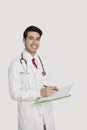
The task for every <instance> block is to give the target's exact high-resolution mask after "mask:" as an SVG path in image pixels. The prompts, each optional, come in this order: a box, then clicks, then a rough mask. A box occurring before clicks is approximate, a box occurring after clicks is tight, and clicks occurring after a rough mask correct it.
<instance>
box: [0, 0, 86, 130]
mask: <svg viewBox="0 0 87 130" xmlns="http://www.w3.org/2000/svg"><path fill="white" fill-rule="evenodd" d="M30 25H35V26H38V27H40V28H41V29H42V30H43V36H42V38H41V46H40V49H39V53H40V54H42V55H43V56H44V57H46V59H47V60H48V64H49V69H50V72H51V76H52V79H53V82H54V84H55V85H57V86H58V87H62V86H67V85H68V84H71V83H74V84H75V85H74V87H73V89H72V90H71V94H72V96H71V97H69V98H67V99H63V100H60V101H54V102H53V113H54V121H55V127H56V130H64V129H65V130H87V101H86V99H87V2H86V0H43V1H42V0H36V1H35V0H7V1H6V0H0V130H6V129H7V130H17V104H16V102H15V101H13V100H11V98H10V97H9V89H8V67H9V64H10V62H11V61H12V60H13V59H14V58H15V57H17V56H18V55H20V53H21V51H23V49H24V45H23V42H22V33H23V31H24V29H25V28H26V27H27V26H30Z"/></svg>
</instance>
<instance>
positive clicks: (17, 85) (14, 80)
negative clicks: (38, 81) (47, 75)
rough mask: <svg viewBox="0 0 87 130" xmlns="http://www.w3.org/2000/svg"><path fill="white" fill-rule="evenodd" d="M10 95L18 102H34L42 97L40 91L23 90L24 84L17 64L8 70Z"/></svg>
mask: <svg viewBox="0 0 87 130" xmlns="http://www.w3.org/2000/svg"><path fill="white" fill-rule="evenodd" d="M8 83H9V94H10V97H11V98H12V99H13V100H16V101H33V100H35V99H37V98H39V97H40V89H38V88H37V89H35V88H33V89H28V90H26V89H22V82H21V79H20V73H19V69H18V65H17V64H11V65H10V67H9V69H8Z"/></svg>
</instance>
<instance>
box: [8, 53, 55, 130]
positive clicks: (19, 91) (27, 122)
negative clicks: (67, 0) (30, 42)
mask: <svg viewBox="0 0 87 130" xmlns="http://www.w3.org/2000/svg"><path fill="white" fill-rule="evenodd" d="M23 57H24V58H25V59H26V60H27V64H28V65H27V67H28V74H26V73H25V70H24V68H25V69H27V68H26V65H25V62H24V61H23V62H22V64H23V66H22V65H21V63H20V58H21V56H19V57H18V58H16V59H15V60H14V61H12V62H11V64H10V67H9V70H8V79H9V93H10V96H11V98H12V99H14V100H16V101H17V104H18V130H43V124H44V122H45V124H46V130H55V128H54V121H53V113H52V104H51V103H50V102H49V103H42V104H38V105H36V104H34V101H35V100H36V99H37V98H38V97H40V89H41V88H43V85H44V84H45V85H48V84H49V75H48V68H47V64H46V62H45V60H44V59H43V58H41V60H42V62H43V65H44V68H45V71H46V73H47V74H46V75H45V76H43V75H42V66H41V63H40V61H39V58H38V56H37V55H35V58H36V62H37V65H38V69H36V68H35V67H34V65H33V64H32V62H31V58H32V56H31V55H30V54H29V53H28V52H26V51H24V52H23Z"/></svg>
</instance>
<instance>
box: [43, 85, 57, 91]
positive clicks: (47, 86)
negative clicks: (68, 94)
mask: <svg viewBox="0 0 87 130" xmlns="http://www.w3.org/2000/svg"><path fill="white" fill-rule="evenodd" d="M43 86H44V87H48V86H47V85H43ZM54 90H56V91H58V88H54Z"/></svg>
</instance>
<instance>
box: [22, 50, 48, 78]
mask: <svg viewBox="0 0 87 130" xmlns="http://www.w3.org/2000/svg"><path fill="white" fill-rule="evenodd" d="M38 58H39V60H40V63H41V67H42V75H43V76H45V75H46V71H45V69H44V66H43V63H42V60H41V58H40V56H38ZM22 61H24V62H25V65H26V68H25V67H24V66H23V62H22ZM20 63H21V65H22V67H23V69H24V71H25V73H26V74H30V73H28V65H27V60H26V59H25V58H24V57H23V52H22V53H21V58H20Z"/></svg>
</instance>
